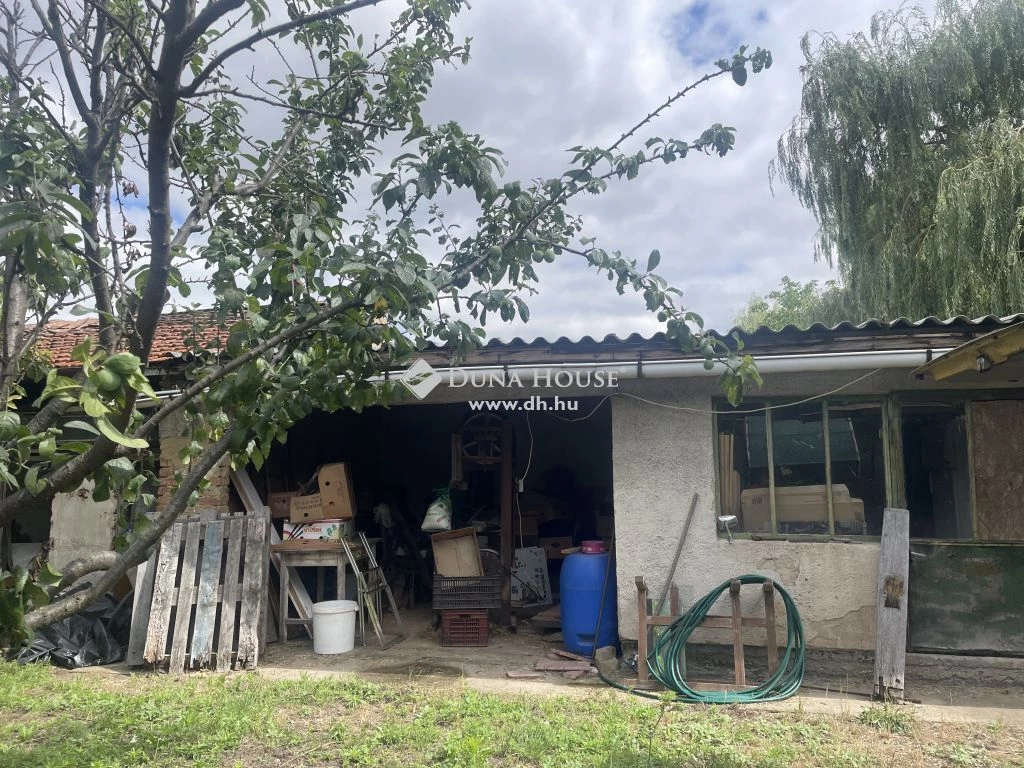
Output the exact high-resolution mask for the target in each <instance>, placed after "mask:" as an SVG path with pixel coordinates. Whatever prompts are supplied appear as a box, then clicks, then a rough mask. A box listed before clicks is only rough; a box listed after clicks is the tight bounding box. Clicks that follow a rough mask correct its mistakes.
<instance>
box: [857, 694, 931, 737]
mask: <svg viewBox="0 0 1024 768" xmlns="http://www.w3.org/2000/svg"><path fill="white" fill-rule="evenodd" d="M857 722H859V723H861V724H862V725H866V726H868V727H870V728H875V729H877V730H879V731H884V732H885V733H897V734H901V735H908V734H910V733H911V732H912V731H913V730H914V726H915V725H916V724H917V718H916V717H915V716H914V713H913V711H911V710H910V709H908V708H906V707H900V706H897V705H895V704H890V703H889V702H886V703H885V704H876V705H874V706H871V707H868V708H867V709H865V710H863V711H862V712H861V713H860V714H858V715H857Z"/></svg>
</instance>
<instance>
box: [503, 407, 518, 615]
mask: <svg viewBox="0 0 1024 768" xmlns="http://www.w3.org/2000/svg"><path fill="white" fill-rule="evenodd" d="M514 442H515V441H514V440H513V433H512V424H511V422H509V421H505V423H504V424H502V425H501V501H500V504H501V506H500V510H501V565H502V571H503V572H504V579H503V581H502V584H501V623H502V624H503V625H504V626H508V625H509V624H511V623H512V536H513V534H512V502H513V496H512V494H513V493H515V492H516V491H515V489H514V488H513V477H512V473H513V471H514V469H513V463H512V462H513V460H514V458H515V457H514V456H513V455H512V446H513V444H514Z"/></svg>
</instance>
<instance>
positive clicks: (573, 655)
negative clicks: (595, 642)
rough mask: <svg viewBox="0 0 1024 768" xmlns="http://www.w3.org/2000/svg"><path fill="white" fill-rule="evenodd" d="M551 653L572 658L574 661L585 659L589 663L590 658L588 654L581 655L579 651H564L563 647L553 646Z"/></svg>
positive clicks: (564, 657)
mask: <svg viewBox="0 0 1024 768" xmlns="http://www.w3.org/2000/svg"><path fill="white" fill-rule="evenodd" d="M551 653H553V654H554V655H555V656H561V657H562V658H563V659H571V660H572V661H585V662H587V663H588V664H589V663H590V659H588V658H587V657H586V656H580V655H579V654H578V653H572V652H571V651H563V650H562V649H561V648H552V649H551Z"/></svg>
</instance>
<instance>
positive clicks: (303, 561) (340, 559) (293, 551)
mask: <svg viewBox="0 0 1024 768" xmlns="http://www.w3.org/2000/svg"><path fill="white" fill-rule="evenodd" d="M270 550H271V551H272V552H275V553H277V554H278V555H280V557H281V567H280V568H279V569H278V575H279V576H280V581H281V594H280V598H279V600H280V606H279V608H280V618H279V624H278V631H279V634H280V636H281V643H282V645H283V644H284V643H287V642H288V625H289V624H308V625H310V632H312V624H313V620H312V618H309V619H302V618H296V619H290V618H288V569H289V568H299V567H313V568H316V569H317V571H316V602H318V603H319V602H322V601H323V599H324V568H334V569H336V573H337V578H338V599H339V600H344V599H345V566H346V563H347V558H346V557H345V550H344V548H343V547H342V546H341V542H340V541H302V540H298V541H286V542H283V543H281V544H272V545H271V547H270Z"/></svg>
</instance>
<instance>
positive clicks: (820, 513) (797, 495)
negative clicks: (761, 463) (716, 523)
mask: <svg viewBox="0 0 1024 768" xmlns="http://www.w3.org/2000/svg"><path fill="white" fill-rule="evenodd" d="M825 490H826V488H825V486H824V485H798V486H793V487H789V488H776V489H775V519H776V522H777V523H778V524H779V533H799V532H800V529H801V528H806V527H808V526H812V527H813V526H814V524H815V523H818V524H820V523H824V524H825V525H826V527H827V525H828V501H827V497H826V494H825ZM740 505H741V508H742V510H743V527H742V529H741V530H742V531H743V532H745V533H771V531H772V513H771V504H770V503H769V500H768V489H767V488H751V489H749V490H746V491H743V492H742V493H741V494H740ZM832 509H833V514H834V515H835V524H836V532H837V533H841V532H845V533H855V532H857V533H859V532H861V531H863V528H864V502H863V500H861V499H852V498H850V489H849V488H847V487H846V485H844V484H842V483H833V485H832Z"/></svg>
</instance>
